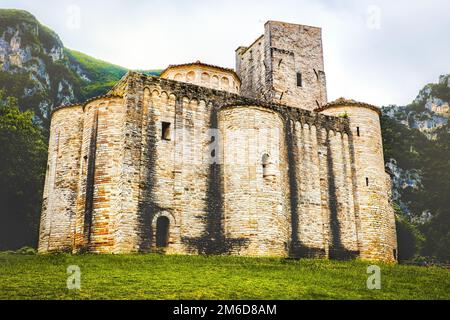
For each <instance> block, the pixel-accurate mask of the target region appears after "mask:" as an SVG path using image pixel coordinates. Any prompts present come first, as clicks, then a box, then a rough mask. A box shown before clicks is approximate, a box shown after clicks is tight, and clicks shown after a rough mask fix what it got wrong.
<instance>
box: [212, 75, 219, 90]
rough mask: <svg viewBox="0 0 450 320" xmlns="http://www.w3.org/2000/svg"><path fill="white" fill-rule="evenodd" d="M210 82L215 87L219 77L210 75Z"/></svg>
mask: <svg viewBox="0 0 450 320" xmlns="http://www.w3.org/2000/svg"><path fill="white" fill-rule="evenodd" d="M211 83H212V85H213V87H214V88H217V87H218V86H219V77H218V76H212V78H211Z"/></svg>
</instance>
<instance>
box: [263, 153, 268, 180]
mask: <svg viewBox="0 0 450 320" xmlns="http://www.w3.org/2000/svg"><path fill="white" fill-rule="evenodd" d="M261 162H262V169H263V176H264V177H266V176H268V175H269V174H270V156H269V155H268V154H267V153H265V154H263V156H262V161H261Z"/></svg>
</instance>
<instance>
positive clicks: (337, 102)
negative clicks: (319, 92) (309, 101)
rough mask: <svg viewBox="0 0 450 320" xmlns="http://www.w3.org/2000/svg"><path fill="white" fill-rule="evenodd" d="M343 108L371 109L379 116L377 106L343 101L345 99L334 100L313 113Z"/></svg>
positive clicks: (351, 100)
mask: <svg viewBox="0 0 450 320" xmlns="http://www.w3.org/2000/svg"><path fill="white" fill-rule="evenodd" d="M339 106H341V107H344V106H355V107H363V108H368V109H371V110H373V111H376V112H377V113H378V114H379V115H381V110H380V108H378V107H377V106H374V105H372V104H369V103H365V102H359V101H355V100H353V99H345V98H339V99H336V100H334V101H332V102H328V103H327V104H325V105H323V106H322V107H320V108H317V109H315V110H314V111H316V112H321V111H324V110H326V109H328V108H332V107H339Z"/></svg>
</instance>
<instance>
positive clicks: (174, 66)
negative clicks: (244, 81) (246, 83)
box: [161, 60, 240, 81]
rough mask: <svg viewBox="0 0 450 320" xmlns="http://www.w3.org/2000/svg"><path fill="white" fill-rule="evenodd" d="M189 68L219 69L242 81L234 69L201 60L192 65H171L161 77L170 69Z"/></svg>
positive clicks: (191, 63)
mask: <svg viewBox="0 0 450 320" xmlns="http://www.w3.org/2000/svg"><path fill="white" fill-rule="evenodd" d="M189 66H204V67H209V68H214V69H219V70H222V71H226V72H231V73H232V74H233V75H234V76H235V77H236V78H237V79H238V80H239V81H240V79H239V76H238V75H237V74H236V71H234V69H231V68H225V67H220V66H215V65H213V64H207V63H203V62H201V61H200V60H197V61H195V62H190V63H183V64H171V65H169V66H168V67H167V68H166V69H164V70H163V71H162V72H161V76H162V75H163V74H164V73H165V72H166V71H168V70H169V69H172V68H178V67H189Z"/></svg>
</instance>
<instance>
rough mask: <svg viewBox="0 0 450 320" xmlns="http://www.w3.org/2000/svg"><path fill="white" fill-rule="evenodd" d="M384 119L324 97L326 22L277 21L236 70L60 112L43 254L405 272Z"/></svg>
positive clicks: (133, 81)
mask: <svg viewBox="0 0 450 320" xmlns="http://www.w3.org/2000/svg"><path fill="white" fill-rule="evenodd" d="M379 117H380V111H379V109H378V108H377V107H374V106H372V105H369V104H366V103H360V102H356V101H354V100H346V99H338V100H336V101H334V102H328V101H327V90H326V77H325V72H324V63H323V49H322V36H321V29H320V28H316V27H310V26H303V25H297V24H289V23H283V22H276V21H269V22H267V23H266V24H265V30H264V34H263V35H262V36H261V37H259V38H258V39H256V41H255V42H253V43H252V44H251V45H250V46H248V47H239V48H238V49H237V50H236V70H233V69H227V68H222V67H217V66H212V65H208V64H204V63H201V62H199V61H197V62H194V63H188V64H183V65H173V66H169V67H168V68H167V69H166V70H164V71H163V72H162V74H161V76H160V77H157V76H149V75H144V74H140V73H137V72H129V73H128V74H127V75H125V76H124V77H123V79H122V80H120V81H119V82H118V83H117V84H116V85H115V86H114V87H113V88H112V89H111V90H110V91H109V92H108V94H106V95H104V96H101V97H97V98H93V99H91V100H89V101H87V102H85V103H82V104H72V105H65V106H61V107H59V108H56V109H55V110H54V111H53V113H52V119H51V128H50V143H49V157H48V166H47V175H46V182H45V190H44V203H43V208H42V216H41V225H40V235H39V252H41V253H45V252H53V251H69V252H74V253H76V252H94V253H129V252H162V253H166V254H232V255H243V256H281V257H294V258H298V257H323V258H338V259H340V258H362V259H372V260H383V261H395V260H396V256H397V241H396V232H395V218H394V212H393V209H392V207H391V204H390V177H389V175H388V174H387V173H386V172H385V169H384V160H383V148H382V138H381V129H380V119H379Z"/></svg>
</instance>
